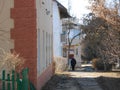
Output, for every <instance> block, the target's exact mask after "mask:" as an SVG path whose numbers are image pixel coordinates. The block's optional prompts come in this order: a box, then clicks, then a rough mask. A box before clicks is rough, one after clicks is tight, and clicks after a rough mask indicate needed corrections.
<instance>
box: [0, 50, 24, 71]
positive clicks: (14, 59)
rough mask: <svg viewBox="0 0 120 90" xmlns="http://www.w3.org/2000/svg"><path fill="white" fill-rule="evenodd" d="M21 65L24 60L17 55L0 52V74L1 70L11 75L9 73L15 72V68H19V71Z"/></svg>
mask: <svg viewBox="0 0 120 90" xmlns="http://www.w3.org/2000/svg"><path fill="white" fill-rule="evenodd" d="M23 64H24V59H23V58H21V57H20V56H19V55H18V54H15V53H10V52H4V51H3V50H0V73H1V72H2V70H6V72H9V73H11V71H12V70H15V69H16V67H19V70H21V69H22V65H23Z"/></svg>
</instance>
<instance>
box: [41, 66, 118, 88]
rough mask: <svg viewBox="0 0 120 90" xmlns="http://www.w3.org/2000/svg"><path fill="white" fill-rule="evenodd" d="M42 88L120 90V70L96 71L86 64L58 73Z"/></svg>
mask: <svg viewBox="0 0 120 90" xmlns="http://www.w3.org/2000/svg"><path fill="white" fill-rule="evenodd" d="M42 90H120V72H96V71H93V70H92V69H90V67H89V66H86V67H85V68H78V69H77V70H75V71H65V72H61V73H56V74H55V75H54V76H53V77H52V78H51V79H50V80H49V81H48V82H47V83H46V85H45V86H44V87H43V89H42Z"/></svg>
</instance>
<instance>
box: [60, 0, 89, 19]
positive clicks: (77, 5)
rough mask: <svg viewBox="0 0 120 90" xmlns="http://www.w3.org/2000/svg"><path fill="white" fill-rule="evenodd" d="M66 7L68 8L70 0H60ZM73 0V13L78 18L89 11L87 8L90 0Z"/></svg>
mask: <svg viewBox="0 0 120 90" xmlns="http://www.w3.org/2000/svg"><path fill="white" fill-rule="evenodd" d="M58 1H59V2H60V3H61V4H63V5H64V6H65V7H66V8H68V0H58ZM69 1H71V13H72V15H73V16H76V17H77V18H81V17H82V15H83V14H86V13H89V10H88V9H87V8H86V6H88V0H69Z"/></svg>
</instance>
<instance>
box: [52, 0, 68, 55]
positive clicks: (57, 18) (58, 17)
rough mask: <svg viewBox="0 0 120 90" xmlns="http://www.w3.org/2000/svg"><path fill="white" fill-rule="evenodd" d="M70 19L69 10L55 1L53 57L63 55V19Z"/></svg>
mask: <svg viewBox="0 0 120 90" xmlns="http://www.w3.org/2000/svg"><path fill="white" fill-rule="evenodd" d="M68 17H70V15H69V14H68V12H67V9H66V8H65V7H64V6H63V5H62V4H60V3H59V2H58V1H57V0H53V55H54V56H55V57H58V56H61V57H62V55H63V49H62V45H63V40H62V38H63V37H62V34H63V32H62V19H63V18H68Z"/></svg>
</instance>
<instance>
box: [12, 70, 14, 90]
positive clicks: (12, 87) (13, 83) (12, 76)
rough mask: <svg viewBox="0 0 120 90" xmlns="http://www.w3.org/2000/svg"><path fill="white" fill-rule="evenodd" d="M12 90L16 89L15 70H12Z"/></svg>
mask: <svg viewBox="0 0 120 90" xmlns="http://www.w3.org/2000/svg"><path fill="white" fill-rule="evenodd" d="M12 90H15V71H14V70H12Z"/></svg>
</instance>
